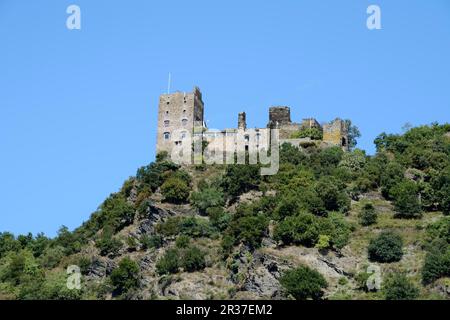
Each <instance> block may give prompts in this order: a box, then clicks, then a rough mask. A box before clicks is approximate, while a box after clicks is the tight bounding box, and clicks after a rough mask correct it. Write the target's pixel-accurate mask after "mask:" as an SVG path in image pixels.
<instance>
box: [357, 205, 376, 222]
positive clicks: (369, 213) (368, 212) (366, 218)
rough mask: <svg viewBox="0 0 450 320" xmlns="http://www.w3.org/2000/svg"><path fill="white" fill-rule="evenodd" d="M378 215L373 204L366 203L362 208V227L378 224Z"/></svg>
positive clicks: (360, 219) (360, 217) (360, 218)
mask: <svg viewBox="0 0 450 320" xmlns="http://www.w3.org/2000/svg"><path fill="white" fill-rule="evenodd" d="M377 219H378V215H377V213H376V211H375V207H374V206H373V204H372V203H370V202H368V203H365V204H364V205H363V207H362V210H361V213H360V214H359V223H360V224H361V225H362V226H371V225H373V224H375V223H377Z"/></svg>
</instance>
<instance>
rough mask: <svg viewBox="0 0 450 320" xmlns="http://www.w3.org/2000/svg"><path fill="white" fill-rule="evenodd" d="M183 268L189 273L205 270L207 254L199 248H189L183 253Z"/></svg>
mask: <svg viewBox="0 0 450 320" xmlns="http://www.w3.org/2000/svg"><path fill="white" fill-rule="evenodd" d="M181 266H182V267H183V268H184V270H185V271H187V272H194V271H199V270H203V269H204V268H205V266H206V263H205V253H204V252H203V251H201V250H200V249H199V248H197V247H188V248H186V249H185V251H184V252H183V253H182V258H181Z"/></svg>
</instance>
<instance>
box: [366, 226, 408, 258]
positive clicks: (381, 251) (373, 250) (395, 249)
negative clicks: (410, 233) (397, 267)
mask: <svg viewBox="0 0 450 320" xmlns="http://www.w3.org/2000/svg"><path fill="white" fill-rule="evenodd" d="M402 247H403V240H402V238H401V237H400V236H399V235H397V234H395V233H393V232H391V231H383V232H382V233H381V234H380V235H379V236H378V237H377V238H375V239H372V240H371V241H370V243H369V247H368V254H369V259H370V260H372V261H377V262H382V263H389V262H396V261H400V260H401V259H402V256H403V251H402Z"/></svg>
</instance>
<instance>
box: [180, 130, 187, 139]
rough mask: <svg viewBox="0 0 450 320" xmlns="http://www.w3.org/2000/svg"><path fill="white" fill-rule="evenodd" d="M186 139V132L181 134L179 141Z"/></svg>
mask: <svg viewBox="0 0 450 320" xmlns="http://www.w3.org/2000/svg"><path fill="white" fill-rule="evenodd" d="M186 137H187V132H186V131H183V132H181V140H184V139H186Z"/></svg>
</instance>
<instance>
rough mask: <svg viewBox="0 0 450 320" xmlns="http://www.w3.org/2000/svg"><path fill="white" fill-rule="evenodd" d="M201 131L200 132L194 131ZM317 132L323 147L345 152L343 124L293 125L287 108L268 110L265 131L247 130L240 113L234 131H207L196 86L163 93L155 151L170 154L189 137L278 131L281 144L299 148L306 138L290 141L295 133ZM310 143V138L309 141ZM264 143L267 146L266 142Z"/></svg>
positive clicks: (337, 121) (310, 120) (338, 121)
mask: <svg viewBox="0 0 450 320" xmlns="http://www.w3.org/2000/svg"><path fill="white" fill-rule="evenodd" d="M198 128H203V129H202V130H200V131H199V130H197V131H196V132H194V130H195V129H198ZM313 128H315V129H319V130H320V131H322V132H323V139H322V141H321V142H322V146H340V147H342V148H343V149H344V150H348V128H347V125H346V122H345V121H343V120H341V119H335V120H333V121H331V122H329V123H325V124H323V125H320V123H319V122H318V121H317V120H316V119H314V118H306V119H303V120H302V122H301V123H296V122H292V120H291V109H290V107H288V106H272V107H270V108H269V122H268V124H267V127H266V128H260V129H247V115H246V113H245V112H241V113H239V115H238V123H237V128H236V129H227V130H219V131H218V132H216V131H214V132H213V131H208V130H207V128H206V126H205V124H204V103H203V98H202V93H201V91H200V89H199V88H198V87H194V89H193V91H192V92H190V93H185V92H174V93H170V94H163V95H161V96H160V99H159V106H158V136H157V145H156V150H157V152H158V153H159V152H161V151H167V152H168V153H169V154H170V153H171V151H172V149H173V148H174V147H175V146H178V145H181V144H183V140H184V139H185V137H186V136H187V135H188V134H189V135H191V136H200V137H201V138H203V139H204V140H206V141H210V140H211V138H212V137H216V136H217V135H225V136H227V135H232V134H233V132H236V131H237V130H239V131H243V132H244V134H245V133H246V132H247V131H248V132H250V131H252V132H253V131H255V130H256V131H257V132H258V131H260V132H262V133H265V132H266V131H267V130H268V129H278V130H279V138H280V141H281V142H282V143H284V142H287V143H292V144H293V145H296V146H300V145H301V142H304V140H305V139H306V140H308V139H309V138H305V139H292V137H293V135H294V134H295V133H296V132H299V131H301V130H305V129H313ZM308 141H309V142H310V143H311V139H309V140H308ZM263 144H265V145H267V141H265V142H264V143H263Z"/></svg>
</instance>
